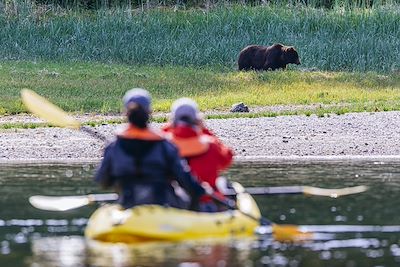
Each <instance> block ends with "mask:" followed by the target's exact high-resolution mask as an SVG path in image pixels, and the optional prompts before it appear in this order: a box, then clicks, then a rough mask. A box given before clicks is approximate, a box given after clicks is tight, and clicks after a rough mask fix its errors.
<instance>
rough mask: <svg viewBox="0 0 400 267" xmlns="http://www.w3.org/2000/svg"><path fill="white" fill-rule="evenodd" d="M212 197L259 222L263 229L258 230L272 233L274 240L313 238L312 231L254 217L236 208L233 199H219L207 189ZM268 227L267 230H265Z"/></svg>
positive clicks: (295, 240) (288, 240)
mask: <svg viewBox="0 0 400 267" xmlns="http://www.w3.org/2000/svg"><path fill="white" fill-rule="evenodd" d="M207 194H208V195H209V196H210V197H211V198H212V199H214V200H215V201H216V202H217V203H220V204H222V205H224V206H225V207H227V208H229V209H231V210H237V211H238V212H240V213H241V214H243V215H244V216H246V217H248V218H250V219H252V220H254V221H256V222H258V223H260V225H261V226H262V227H264V229H263V230H262V231H258V232H263V234H268V233H272V235H273V237H274V239H275V240H278V241H281V242H299V241H304V240H310V239H312V238H313V233H311V232H305V231H302V230H300V228H299V227H298V226H297V225H288V224H287V225H278V224H276V223H273V222H272V221H270V220H268V219H267V218H265V217H262V216H260V217H259V218H258V217H254V216H253V215H251V214H248V213H246V212H244V211H242V210H240V209H238V207H237V205H236V203H235V204H233V201H232V203H231V201H229V200H225V199H221V198H220V197H219V196H218V195H216V194H215V193H214V192H211V191H208V193H207ZM266 227H270V229H269V230H267V229H268V228H266Z"/></svg>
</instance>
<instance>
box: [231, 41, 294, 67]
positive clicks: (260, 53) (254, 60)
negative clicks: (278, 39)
mask: <svg viewBox="0 0 400 267" xmlns="http://www.w3.org/2000/svg"><path fill="white" fill-rule="evenodd" d="M290 63H292V64H297V65H300V59H299V55H298V54H297V51H296V49H295V48H294V47H293V46H284V45H282V44H274V45H272V46H262V45H249V46H247V47H245V48H244V49H243V50H242V51H240V54H239V59H238V65H239V70H270V69H271V70H276V69H286V65H287V64H290Z"/></svg>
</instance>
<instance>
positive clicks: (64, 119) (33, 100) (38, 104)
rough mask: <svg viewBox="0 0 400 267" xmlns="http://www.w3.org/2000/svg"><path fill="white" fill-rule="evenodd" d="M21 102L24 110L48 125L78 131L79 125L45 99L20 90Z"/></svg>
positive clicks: (26, 90)
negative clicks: (24, 107)
mask: <svg viewBox="0 0 400 267" xmlns="http://www.w3.org/2000/svg"><path fill="white" fill-rule="evenodd" d="M21 97H22V102H23V103H24V105H25V106H26V108H27V109H28V110H29V111H30V112H32V113H33V114H35V115H36V116H38V117H39V118H42V119H44V120H46V121H48V122H49V123H51V124H53V125H55V126H59V127H66V128H74V129H79V127H80V123H79V122H78V121H77V120H75V119H74V118H72V117H71V116H69V115H68V114H67V113H66V112H65V111H63V110H62V109H60V108H59V107H57V106H55V105H54V104H52V103H50V102H49V101H48V100H47V99H45V98H43V97H41V96H40V95H38V94H36V93H35V92H34V91H32V90H29V89H22V91H21Z"/></svg>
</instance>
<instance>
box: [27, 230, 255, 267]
mask: <svg viewBox="0 0 400 267" xmlns="http://www.w3.org/2000/svg"><path fill="white" fill-rule="evenodd" d="M252 242H254V240H252V239H248V240H246V239H243V240H240V241H239V240H236V241H234V240H202V241H197V242H183V243H169V242H149V243H144V244H137V245H124V244H113V245H110V244H105V243H99V242H95V241H85V239H84V238H83V237H78V236H73V237H71V236H70V237H51V238H40V239H35V240H33V242H32V252H33V255H34V257H33V258H32V261H33V262H32V265H31V266H60V267H61V266H63V267H72V266H74V267H76V266H99V267H108V266H120V267H123V266H221V267H224V266H242V265H241V264H242V263H243V260H246V259H247V258H248V257H249V254H250V253H251V244H252Z"/></svg>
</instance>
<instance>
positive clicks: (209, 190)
mask: <svg viewBox="0 0 400 267" xmlns="http://www.w3.org/2000/svg"><path fill="white" fill-rule="evenodd" d="M201 186H202V187H203V188H204V190H205V191H206V194H207V195H212V194H214V189H213V188H212V187H211V185H210V184H209V183H207V182H202V183H201Z"/></svg>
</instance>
